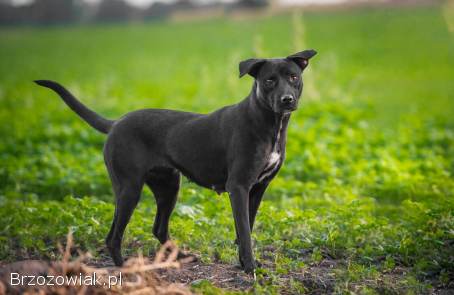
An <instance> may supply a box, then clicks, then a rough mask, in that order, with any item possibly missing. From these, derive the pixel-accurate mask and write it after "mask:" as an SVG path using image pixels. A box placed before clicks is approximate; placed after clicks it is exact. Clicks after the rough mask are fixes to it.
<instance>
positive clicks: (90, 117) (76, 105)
mask: <svg viewBox="0 0 454 295" xmlns="http://www.w3.org/2000/svg"><path fill="white" fill-rule="evenodd" d="M35 83H36V84H38V85H41V86H44V87H47V88H50V89H52V90H53V91H55V92H56V93H57V94H58V95H60V97H61V98H62V99H63V101H64V102H65V103H66V104H67V105H68V106H69V107H70V108H71V109H72V110H73V111H74V112H76V114H78V115H79V116H80V117H81V118H82V119H84V121H85V122H87V123H88V124H90V126H91V127H93V128H95V129H96V130H98V131H99V132H102V133H109V130H110V128H111V127H112V125H113V123H114V122H115V121H112V120H108V119H105V118H103V117H101V116H100V115H98V114H97V113H95V112H93V111H92V110H90V109H89V108H87V107H86V106H85V105H83V104H82V103H81V102H80V101H78V100H77V99H76V98H75V97H74V96H73V95H72V94H71V93H70V92H69V91H68V90H66V89H65V87H63V86H61V85H60V84H58V83H57V82H54V81H49V80H35Z"/></svg>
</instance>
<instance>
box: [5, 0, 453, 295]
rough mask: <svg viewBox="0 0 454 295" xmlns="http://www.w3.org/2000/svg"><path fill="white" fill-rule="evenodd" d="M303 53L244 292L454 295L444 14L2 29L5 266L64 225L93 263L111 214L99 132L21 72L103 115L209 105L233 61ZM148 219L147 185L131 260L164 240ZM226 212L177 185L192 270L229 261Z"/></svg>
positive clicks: (231, 72)
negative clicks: (442, 293) (255, 265)
mask: <svg viewBox="0 0 454 295" xmlns="http://www.w3.org/2000/svg"><path fill="white" fill-rule="evenodd" d="M306 48H314V49H316V50H317V51H318V52H319V54H318V55H317V56H316V57H315V58H314V59H313V60H311V61H312V63H311V65H310V67H309V69H308V70H307V71H306V72H305V74H304V79H305V85H306V86H305V90H304V92H303V98H302V105H301V108H300V109H299V110H298V111H297V112H296V113H294V114H293V116H292V120H291V123H290V127H289V134H288V145H287V159H286V162H285V164H284V166H283V168H282V170H281V171H280V173H279V175H278V177H277V178H276V179H275V180H274V181H273V182H272V185H271V186H270V188H269V189H268V191H267V193H266V195H265V198H264V202H263V203H262V206H261V208H260V210H259V214H258V217H257V218H258V222H257V226H256V228H255V231H254V234H253V238H254V240H255V246H254V249H255V253H256V255H257V257H258V259H259V260H261V261H263V262H264V267H263V268H262V269H259V270H258V279H257V282H256V283H255V284H254V289H255V291H256V292H259V293H260V292H262V291H263V292H269V293H277V292H283V291H286V292H288V293H314V292H319V293H325V292H336V293H348V292H354V293H361V294H362V293H379V294H383V293H390V294H394V293H399V294H401V293H410V294H414V293H429V292H431V291H434V292H438V291H439V290H447V291H448V292H450V291H451V292H453V291H454V284H453V281H454V198H453V196H454V176H453V175H454V34H453V33H452V32H451V33H450V32H449V31H448V29H447V26H446V23H445V19H444V18H443V15H442V9H441V7H438V6H428V7H419V8H418V7H414V8H394V9H384V8H375V9H365V8H362V9H355V10H350V11H347V10H339V11H324V12H307V13H304V14H301V13H295V14H293V15H288V14H287V15H280V16H275V17H270V18H265V19H255V20H250V21H235V22H233V21H231V20H228V19H221V20H211V21H203V22H193V23H181V24H178V23H164V22H163V23H145V24H140V23H138V24H125V25H87V26H67V27H66V26H61V27H40V28H27V27H22V28H2V29H0V56H1V61H0V163H1V164H0V260H1V261H4V262H7V261H15V260H18V259H24V258H43V259H48V258H51V259H57V258H58V255H59V254H58V253H59V252H58V250H57V242H58V241H64V240H65V237H66V233H67V232H68V228H71V229H72V230H73V232H74V237H75V243H76V245H77V246H78V247H80V248H81V249H82V250H89V251H90V252H91V253H92V254H94V255H95V256H96V258H98V259H103V257H104V256H103V255H105V254H100V250H101V249H102V248H103V245H104V238H105V236H106V235H107V231H108V229H109V227H110V222H111V218H112V215H113V208H114V207H113V196H112V192H111V187H110V181H109V178H108V176H107V172H106V170H105V167H104V163H103V158H102V147H103V141H104V139H105V136H104V135H101V134H98V133H97V132H96V131H94V130H92V129H91V128H90V127H89V126H88V125H86V124H85V123H84V122H83V121H81V120H80V119H79V118H78V117H77V116H76V115H75V114H73V113H72V112H71V111H70V110H69V109H68V108H67V106H65V105H64V104H63V102H62V101H61V100H60V99H59V98H58V97H57V96H56V95H55V94H54V93H52V92H50V91H48V90H46V89H43V88H40V87H38V86H36V85H34V84H33V83H32V80H35V79H52V80H56V81H59V82H61V83H62V84H64V85H65V86H67V87H68V88H69V89H70V90H71V91H72V92H73V93H74V94H75V95H76V96H77V97H79V98H80V99H81V100H82V101H83V102H84V103H86V104H87V105H88V106H90V107H91V108H92V109H94V110H96V111H97V112H99V113H101V114H103V115H105V116H106V117H109V118H118V117H120V116H121V115H123V114H124V113H126V112H128V111H131V110H135V109H140V108H148V107H151V108H171V109H181V110H188V111H197V112H210V111H212V110H214V109H216V108H219V107H221V106H224V105H227V104H233V103H236V102H237V101H239V100H241V99H243V98H244V97H245V96H246V95H247V94H248V91H249V89H250V87H251V84H252V80H251V78H249V77H247V78H246V77H245V78H242V79H239V78H238V62H239V61H240V60H243V59H246V58H250V57H254V56H257V55H260V56H261V57H274V56H286V55H288V54H290V53H294V52H296V51H300V50H302V49H306ZM154 214H155V204H154V200H153V198H152V197H151V193H150V192H149V191H148V189H145V190H144V193H143V196H142V200H141V203H140V204H139V206H138V208H137V210H136V211H135V214H134V216H133V218H132V221H131V223H130V224H129V226H128V229H127V233H126V236H125V241H124V250H125V252H126V254H127V255H135V254H136V253H137V251H138V249H141V250H142V252H143V253H144V254H145V255H148V254H150V255H151V253H154V251H155V249H156V248H157V247H158V242H157V240H156V239H155V238H154V237H153V236H152V234H151V229H152V222H153V219H154ZM231 215H232V213H231V209H230V206H229V201H228V197H227V195H225V194H224V195H221V196H217V195H216V194H215V193H214V192H212V191H209V190H206V189H202V188H199V187H197V186H196V185H194V184H192V183H189V182H188V181H187V180H184V181H183V188H182V190H181V191H180V195H179V202H178V204H177V207H176V210H175V211H174V214H173V215H172V219H171V222H170V230H171V236H172V237H173V238H174V239H175V240H176V241H177V244H178V245H179V247H181V248H184V249H187V250H189V251H190V252H191V253H195V254H197V255H199V256H200V257H201V260H202V261H203V262H204V263H205V262H206V263H208V262H216V263H226V264H235V263H237V254H236V246H235V244H234V238H235V234H234V226H233V219H232V217H231ZM327 262H329V263H330V265H332V267H326V265H327ZM207 279H208V278H207ZM193 288H195V289H198V290H202V291H206V292H218V291H219V292H221V291H220V289H213V288H212V287H210V284H209V283H208V282H204V281H198V282H197V283H196V284H194V285H193Z"/></svg>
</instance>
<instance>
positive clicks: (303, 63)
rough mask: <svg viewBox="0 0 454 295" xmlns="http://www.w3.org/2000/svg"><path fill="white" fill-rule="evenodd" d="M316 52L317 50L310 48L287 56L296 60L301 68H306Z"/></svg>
mask: <svg viewBox="0 0 454 295" xmlns="http://www.w3.org/2000/svg"><path fill="white" fill-rule="evenodd" d="M316 54H317V51H315V50H313V49H309V50H304V51H301V52H298V53H295V54H292V55H289V56H287V58H288V59H290V60H292V61H293V62H295V63H296V64H297V65H298V66H299V67H300V68H301V70H304V68H306V67H307V65H308V64H309V59H310V58H311V57H313V56H314V55H316Z"/></svg>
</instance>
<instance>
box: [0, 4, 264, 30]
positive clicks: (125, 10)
mask: <svg viewBox="0 0 454 295" xmlns="http://www.w3.org/2000/svg"><path fill="white" fill-rule="evenodd" d="M164 1H165V0H164ZM164 1H163V2H159V0H158V2H154V3H152V4H151V5H149V6H148V7H146V8H139V7H136V6H131V5H130V4H128V3H127V2H126V1H124V0H100V1H99V2H95V3H90V2H86V1H84V0H33V1H31V2H30V3H28V4H22V5H17V4H16V3H14V0H0V25H14V24H58V23H76V22H110V21H131V20H153V19H165V18H167V17H169V16H170V15H171V14H172V13H173V12H176V11H188V12H190V11H192V10H194V11H195V10H200V9H207V8H208V9H209V8H215V7H219V8H225V9H228V10H229V9H237V8H240V9H241V8H251V9H254V8H260V7H264V6H266V5H267V4H268V0H239V1H237V2H234V3H233V4H227V5H226V4H222V3H220V2H212V3H210V4H206V2H205V3H204V4H203V5H202V4H200V3H198V2H197V0H177V1H176V2H169V1H165V2H164ZM214 1H216V0H214Z"/></svg>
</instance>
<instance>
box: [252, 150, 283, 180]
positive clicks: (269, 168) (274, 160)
mask: <svg viewBox="0 0 454 295" xmlns="http://www.w3.org/2000/svg"><path fill="white" fill-rule="evenodd" d="M280 161H281V154H280V153H278V152H272V153H271V154H270V157H269V159H268V162H267V163H266V166H265V169H264V170H263V172H262V174H260V176H259V179H258V181H262V180H263V179H265V178H266V177H268V176H270V175H271V174H272V173H273V172H274V170H276V168H277V167H278V165H279V163H280Z"/></svg>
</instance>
